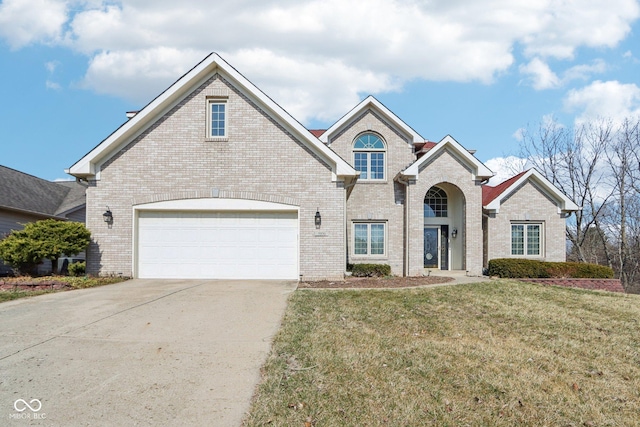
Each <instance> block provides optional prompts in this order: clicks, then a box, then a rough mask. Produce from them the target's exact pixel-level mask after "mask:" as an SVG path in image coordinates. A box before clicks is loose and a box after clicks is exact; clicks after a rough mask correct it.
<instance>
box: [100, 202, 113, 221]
mask: <svg viewBox="0 0 640 427" xmlns="http://www.w3.org/2000/svg"><path fill="white" fill-rule="evenodd" d="M102 219H104V222H106V223H107V224H111V223H112V222H113V214H112V213H111V209H109V206H107V211H106V212H105V213H103V214H102Z"/></svg>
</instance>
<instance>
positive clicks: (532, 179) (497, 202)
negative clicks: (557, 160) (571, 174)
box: [482, 169, 581, 215]
mask: <svg viewBox="0 0 640 427" xmlns="http://www.w3.org/2000/svg"><path fill="white" fill-rule="evenodd" d="M525 184H531V185H533V186H534V188H536V189H537V190H538V191H539V192H540V193H542V194H543V195H544V196H545V197H546V198H547V199H548V200H550V201H552V202H553V203H555V205H556V207H557V210H558V213H560V214H564V215H568V214H571V212H575V211H578V210H580V209H581V208H580V207H579V206H578V205H576V204H575V203H574V202H573V201H572V200H571V199H569V198H568V197H567V196H566V195H565V194H563V193H562V192H561V191H560V190H559V189H558V188H557V187H556V186H555V185H553V184H552V183H551V182H550V181H549V180H548V179H546V178H545V177H544V176H543V175H542V174H541V173H540V172H538V171H537V170H536V169H529V170H528V171H525V172H521V173H520V174H518V175H516V176H514V177H512V178H510V179H508V180H507V181H505V182H503V183H502V184H500V185H498V186H496V187H490V188H491V189H490V190H486V191H485V190H484V189H483V203H482V204H483V208H484V209H485V210H487V211H489V212H493V213H498V212H499V211H500V207H501V205H502V204H503V203H505V202H506V201H507V200H508V199H509V198H511V197H512V196H513V195H515V194H516V193H518V192H519V191H521V189H522V188H524V186H525Z"/></svg>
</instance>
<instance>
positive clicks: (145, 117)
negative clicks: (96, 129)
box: [66, 53, 359, 180]
mask: <svg viewBox="0 0 640 427" xmlns="http://www.w3.org/2000/svg"><path fill="white" fill-rule="evenodd" d="M216 73H218V74H221V75H222V76H224V78H225V79H227V80H228V81H229V82H231V84H233V85H234V86H235V87H236V88H237V89H238V90H240V91H241V92H242V93H243V94H244V95H245V96H247V97H248V98H249V99H251V100H252V101H253V102H255V103H256V104H257V105H259V106H260V108H262V109H263V110H264V111H265V113H266V114H268V115H269V116H270V117H271V118H272V119H273V120H275V121H276V122H278V123H279V124H280V125H281V126H283V127H284V128H285V129H287V131H289V132H291V134H292V135H294V136H295V137H297V138H298V139H299V141H300V142H301V143H302V144H304V145H306V146H307V147H308V148H309V149H310V150H311V151H312V152H314V153H315V154H316V155H317V156H318V157H319V158H320V159H322V160H323V161H324V162H326V163H327V165H329V166H330V167H331V169H332V179H334V180H337V179H341V180H344V179H349V180H351V179H357V177H358V175H359V172H357V171H356V170H355V169H354V168H353V167H352V166H351V165H350V164H349V163H347V162H346V161H345V160H344V159H342V158H341V157H340V156H339V155H338V154H336V153H335V152H334V151H333V150H331V149H330V148H329V147H327V146H326V145H325V144H323V143H321V142H320V141H319V140H318V138H317V137H316V136H315V135H314V134H312V133H311V132H310V131H309V130H307V129H306V128H305V127H304V126H302V124H301V123H300V122H298V121H297V120H296V119H294V118H293V117H292V116H291V115H290V114H289V113H288V112H286V111H285V110H284V109H283V108H282V107H280V106H279V105H278V104H276V103H275V102H274V101H273V100H272V99H271V98H269V97H268V96H267V95H266V94H265V93H264V92H262V91H261V90H260V89H258V88H257V87H256V86H255V85H254V84H253V83H251V82H250V81H249V80H248V79H247V78H246V77H244V76H243V75H242V74H240V73H239V72H238V71H237V70H236V69H235V68H233V67H232V66H231V65H230V64H229V63H227V62H226V61H225V60H224V59H222V58H221V57H220V56H219V55H218V54H217V53H211V54H209V55H208V56H207V57H206V58H204V59H203V60H202V61H201V62H200V63H199V64H197V65H196V66H195V67H193V68H192V69H191V70H189V71H188V72H187V73H186V74H184V75H183V76H182V77H180V78H179V79H178V80H177V81H176V82H175V83H173V84H172V85H171V86H169V88H167V89H166V90H165V91H164V92H162V93H161V94H160V95H158V96H157V97H156V98H155V99H154V100H153V101H151V102H150V103H149V104H147V105H146V106H145V107H144V108H143V109H142V110H140V111H139V112H138V113H137V114H136V115H134V116H133V117H131V118H130V119H129V120H128V121H126V122H125V123H124V124H123V125H122V126H120V127H119V128H118V129H116V131H114V132H113V133H112V134H111V135H109V136H108V137H107V138H106V139H105V140H103V141H102V142H101V143H100V144H98V145H97V146H96V147H95V148H94V149H93V150H91V151H90V152H89V153H87V154H86V155H85V156H84V157H82V158H81V159H80V160H78V161H77V162H76V163H74V164H73V165H72V166H71V167H70V168H69V169H68V170H67V171H66V172H67V173H69V174H71V175H73V176H76V177H78V178H85V179H86V178H89V177H92V178H93V177H95V178H96V179H99V173H100V167H101V166H102V164H104V163H105V162H106V161H108V160H109V159H110V158H111V157H112V156H114V155H115V154H116V153H117V152H118V151H119V150H120V148H121V147H124V146H125V145H126V144H128V143H129V142H131V141H132V140H133V139H134V138H135V137H136V136H138V135H139V134H141V133H142V132H143V131H144V130H146V129H148V128H149V126H151V125H152V124H153V123H154V122H156V121H157V120H158V119H159V118H160V117H162V115H163V114H164V112H165V111H168V110H169V109H170V108H172V107H173V106H175V105H177V104H178V103H179V102H180V101H181V100H183V99H184V98H185V97H187V96H188V95H189V94H190V93H192V92H193V90H195V89H196V88H197V87H198V85H200V84H202V82H203V81H205V79H207V78H209V77H210V76H213V75H214V74H216Z"/></svg>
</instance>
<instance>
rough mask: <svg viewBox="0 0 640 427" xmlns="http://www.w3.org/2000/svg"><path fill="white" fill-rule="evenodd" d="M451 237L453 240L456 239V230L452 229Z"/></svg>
mask: <svg viewBox="0 0 640 427" xmlns="http://www.w3.org/2000/svg"><path fill="white" fill-rule="evenodd" d="M451 237H453V238H454V239H455V238H456V237H458V229H457V228H454V229H453V230H451Z"/></svg>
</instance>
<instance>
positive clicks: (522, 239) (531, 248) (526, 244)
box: [511, 223, 542, 257]
mask: <svg viewBox="0 0 640 427" xmlns="http://www.w3.org/2000/svg"><path fill="white" fill-rule="evenodd" d="M511 255H513V256H531V257H539V256H541V255H542V224H540V223H537V224H511Z"/></svg>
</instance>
